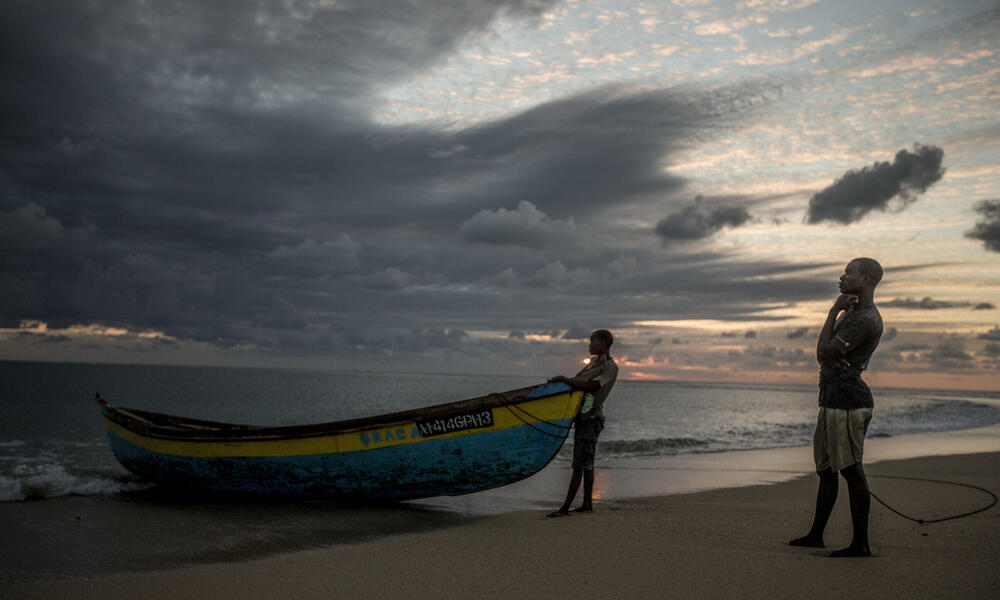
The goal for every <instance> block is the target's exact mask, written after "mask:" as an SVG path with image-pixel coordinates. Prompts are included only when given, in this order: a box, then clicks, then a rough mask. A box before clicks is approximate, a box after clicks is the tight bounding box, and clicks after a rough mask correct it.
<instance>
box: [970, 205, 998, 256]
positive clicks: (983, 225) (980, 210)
mask: <svg viewBox="0 0 1000 600" xmlns="http://www.w3.org/2000/svg"><path fill="white" fill-rule="evenodd" d="M975 210H976V213H977V214H978V215H979V217H980V219H979V220H978V221H976V226H975V227H973V228H972V229H970V230H969V231H967V232H966V233H965V236H966V237H968V238H970V239H973V240H980V241H981V242H983V246H984V247H985V248H986V249H987V250H990V251H992V252H1000V200H983V201H982V202H980V203H979V204H977V205H976V208H975Z"/></svg>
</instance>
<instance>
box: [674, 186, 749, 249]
mask: <svg viewBox="0 0 1000 600" xmlns="http://www.w3.org/2000/svg"><path fill="white" fill-rule="evenodd" d="M750 219H751V216H750V213H749V212H747V209H745V208H743V207H742V206H709V205H706V203H705V202H704V201H703V198H702V197H701V196H698V197H697V198H695V201H694V203H693V204H691V205H690V206H686V207H684V208H683V209H681V210H680V211H679V212H675V213H673V214H670V215H667V216H666V217H664V218H663V219H662V220H661V221H660V222H659V223H657V224H656V234H657V235H658V236H660V237H661V238H662V239H663V241H664V243H671V242H687V241H692V240H700V239H705V238H707V237H710V236H711V235H713V234H714V233H716V232H718V231H720V230H721V229H723V228H725V227H739V226H740V225H743V224H745V223H746V222H748V221H750Z"/></svg>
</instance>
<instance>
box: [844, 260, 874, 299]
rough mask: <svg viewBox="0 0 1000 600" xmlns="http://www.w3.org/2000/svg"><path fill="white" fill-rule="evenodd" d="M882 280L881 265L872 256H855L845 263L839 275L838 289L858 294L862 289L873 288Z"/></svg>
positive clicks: (846, 292)
mask: <svg viewBox="0 0 1000 600" xmlns="http://www.w3.org/2000/svg"><path fill="white" fill-rule="evenodd" d="M880 281H882V265H880V264H878V261H877V260H875V259H874V258H855V259H854V260H852V261H851V262H849V263H847V266H846V267H845V268H844V274H843V275H841V276H840V291H842V292H844V293H845V294H855V295H859V294H861V293H862V291H864V290H866V289H867V290H874V289H875V286H877V285H878V282H880Z"/></svg>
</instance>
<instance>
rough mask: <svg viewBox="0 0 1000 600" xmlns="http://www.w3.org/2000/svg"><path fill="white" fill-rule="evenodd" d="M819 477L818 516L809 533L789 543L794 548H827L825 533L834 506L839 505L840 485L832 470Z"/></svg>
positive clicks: (825, 470)
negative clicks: (838, 492)
mask: <svg viewBox="0 0 1000 600" xmlns="http://www.w3.org/2000/svg"><path fill="white" fill-rule="evenodd" d="M817 475H819V489H818V490H817V491H816V514H815V516H814V517H813V524H812V527H811V528H810V529H809V533H807V534H805V535H804V536H802V537H800V538H795V539H794V540H792V541H790V542H788V543H789V544H791V545H792V546H807V547H809V548H825V547H826V545H825V544H824V543H823V532H824V531H825V530H826V522H827V521H829V520H830V513H832V512H833V506H834V505H835V504H836V503H837V491H838V488H839V487H840V484H839V482H838V481H837V474H836V473H834V472H833V470H831V469H824V470H822V471H820V472H819V473H817Z"/></svg>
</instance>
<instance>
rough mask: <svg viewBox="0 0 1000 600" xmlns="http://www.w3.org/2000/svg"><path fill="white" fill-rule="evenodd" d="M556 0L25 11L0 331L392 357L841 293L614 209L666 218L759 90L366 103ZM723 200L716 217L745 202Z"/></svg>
mask: <svg viewBox="0 0 1000 600" xmlns="http://www.w3.org/2000/svg"><path fill="white" fill-rule="evenodd" d="M547 5H548V3H545V2H528V1H525V2H518V1H515V0H510V1H508V2H491V3H482V2H469V3H467V4H463V3H455V2H437V3H435V2H427V3H400V2H391V3H385V2H354V3H351V2H340V3H336V4H333V5H327V4H322V5H321V4H310V3H307V2H303V3H297V4H294V5H292V4H260V5H252V4H242V3H233V4H220V3H188V4H178V3H171V4H169V5H167V4H162V3H138V2H136V3H114V4H110V3H101V2H97V3H76V2H68V3H65V4H62V5H55V4H53V3H47V4H45V5H40V4H36V3H27V2H23V3H14V4H11V3H8V4H7V5H5V8H4V19H2V20H0V48H2V49H3V52H2V53H0V75H2V79H0V89H2V90H3V94H2V96H0V108H2V109H3V110H0V127H2V130H3V134H4V135H3V136H2V138H0V149H2V152H0V169H2V171H0V250H2V252H0V289H3V290H4V294H2V295H0V323H3V324H5V326H7V327H16V326H17V323H18V322H19V321H20V320H22V319H38V320H42V321H45V322H46V323H48V325H49V328H50V329H58V328H60V327H66V326H69V325H71V324H77V323H99V324H105V325H116V326H121V327H127V328H129V329H131V330H133V331H135V330H140V331H141V330H147V329H155V330H159V331H164V332H166V333H167V334H168V335H171V336H174V337H176V338H178V339H180V340H196V341H203V342H207V343H211V344H216V345H220V346H225V347H234V346H238V345H243V344H246V345H249V346H252V347H255V348H258V349H261V350H262V351H264V352H273V353H275V354H278V353H281V352H285V353H289V352H291V353H298V354H301V355H308V354H310V353H314V354H315V353H317V352H323V353H349V354H358V355H360V356H371V357H381V356H385V355H386V354H387V353H392V352H405V351H408V349H414V348H417V349H427V350H434V349H441V350H443V351H454V350H455V349H457V348H470V347H480V348H482V347H487V344H488V343H487V342H480V341H475V342H473V337H472V336H470V335H468V334H467V333H466V332H468V331H472V330H491V331H497V330H500V331H510V332H511V341H510V342H509V343H515V341H514V340H516V339H517V338H518V336H522V337H523V336H525V335H527V334H526V333H522V332H538V331H547V332H551V334H552V335H553V336H556V337H558V336H561V335H564V333H565V332H568V331H574V332H575V331H576V329H577V328H579V327H581V325H580V324H585V325H586V332H585V333H583V334H579V335H582V336H583V337H584V339H585V337H586V335H587V334H589V328H591V327H596V326H606V327H608V328H611V329H614V328H616V327H619V326H624V325H628V324H631V323H633V322H634V321H635V320H641V319H658V318H664V315H669V316H670V317H671V318H714V317H718V316H719V315H726V316H730V315H731V316H732V317H733V318H734V319H737V320H740V321H744V322H751V321H755V320H763V319H768V318H770V317H767V316H766V315H762V314H761V313H760V308H759V307H760V303H761V302H774V301H782V302H801V301H808V300H815V299H817V298H825V297H827V296H828V295H829V294H828V292H829V287H830V285H829V282H828V281H827V280H826V279H820V278H817V277H816V276H815V275H814V274H813V273H812V271H814V270H816V269H818V268H822V267H825V266H827V265H815V264H814V265H796V264H791V263H778V262H775V263H766V262H742V263H736V262H734V261H733V260H732V257H729V256H727V255H725V254H720V253H712V252H707V251H706V252H701V253H698V254H695V253H681V252H679V251H678V252H676V253H675V252H672V251H670V250H668V251H664V250H663V249H662V248H653V249H650V250H649V251H642V250H636V251H630V252H627V253H626V252H624V251H623V250H621V248H620V246H621V244H619V243H618V241H617V240H616V239H615V236H616V235H618V233H619V232H617V231H615V230H614V229H613V223H614V220H613V219H606V218H605V217H606V215H612V216H615V215H617V214H620V212H621V211H622V210H623V209H625V208H627V207H635V206H640V205H642V204H643V203H652V202H656V203H657V206H663V205H664V204H669V202H670V201H671V199H672V198H675V197H676V196H677V195H678V194H677V193H678V192H679V191H682V190H683V188H684V186H685V182H684V180H682V179H680V178H678V177H675V176H672V175H670V174H669V173H665V172H664V170H663V164H664V160H665V158H667V157H670V156H671V155H676V154H678V153H679V152H681V151H682V150H683V149H684V146H685V144H688V143H690V142H691V141H692V140H694V139H696V138H697V136H698V135H699V132H703V131H705V129H706V128H712V127H715V126H716V125H717V124H718V123H719V122H720V121H723V120H726V119H739V118H741V117H742V114H743V113H741V112H740V111H741V110H743V109H742V108H740V107H741V106H743V105H744V104H745V103H744V102H743V100H744V99H746V98H756V99H759V98H762V97H766V96H767V94H768V86H767V85H766V84H763V83H762V84H752V83H751V84H740V85H737V86H733V87H730V88H723V89H713V90H708V91H699V90H694V89H679V88H678V89H661V90H649V91H643V92H638V93H634V92H630V93H625V92H623V91H621V90H619V89H616V88H615V87H612V86H608V87H602V88H599V89H593V90H589V91H586V92H583V93H580V94H577V95H574V96H570V97H566V98H562V99H559V100H555V101H552V102H548V103H545V104H541V105H539V106H536V107H534V108H531V109H530V110H526V111H524V112H521V113H518V114H513V115H511V116H508V117H506V118H503V119H498V120H495V121H491V122H485V123H480V124H477V125H474V126H467V127H464V128H450V129H441V128H435V127H432V126H405V127H404V126H399V127H390V126H384V125H379V124H377V123H376V122H375V121H374V119H373V117H372V114H371V110H372V107H373V105H376V104H377V102H378V99H377V97H376V95H375V93H374V92H373V90H375V89H376V88H379V87H380V86H384V85H386V84H392V83H395V82H399V81H402V80H406V79H407V78H409V77H411V76H413V75H415V74H419V73H420V72H421V71H422V70H424V69H426V68H428V67H429V66H431V65H434V64H435V63H437V62H439V61H441V60H443V59H444V58H446V57H447V56H448V54H449V52H451V51H452V50H453V49H454V48H455V47H456V45H457V44H459V43H460V42H462V41H463V40H466V39H468V38H469V37H470V36H475V35H477V34H478V33H480V32H482V31H484V30H487V29H488V28H489V27H491V25H492V23H493V22H494V21H495V19H496V18H497V16H498V15H514V16H518V17H520V16H523V17H526V18H529V19H531V18H532V17H533V16H534V15H537V14H538V12H539V11H541V10H544V8H545V7H546V6H547ZM750 104H755V102H752V103H750ZM734 202H735V201H734ZM704 210H705V211H706V212H705V214H704V217H705V219H706V221H705V225H704V226H705V227H706V228H708V229H712V228H715V230H718V228H719V227H724V226H735V225H736V224H738V223H737V222H739V221H740V219H742V218H743V217H742V214H743V213H745V210H743V209H740V208H738V207H737V208H735V209H733V208H728V209H723V208H719V207H716V208H714V209H708V208H705V209H704ZM741 210H743V213H741V212H739V211H741ZM744 222H745V221H744ZM739 224H742V222H740V223H739ZM595 232H597V233H601V234H603V235H604V238H600V236H594V235H593V234H594V233H595ZM650 237H652V236H651V235H650ZM570 242H573V243H576V244H579V243H582V242H586V244H587V248H586V253H577V252H570V251H560V250H561V249H563V248H564V247H565V246H566V245H572V244H570ZM595 282H598V284H595ZM581 330H582V329H581ZM490 343H492V342H490ZM497 348H499V349H500V350H501V351H503V352H507V351H509V350H510V348H509V347H507V346H502V345H498V346H497Z"/></svg>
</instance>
